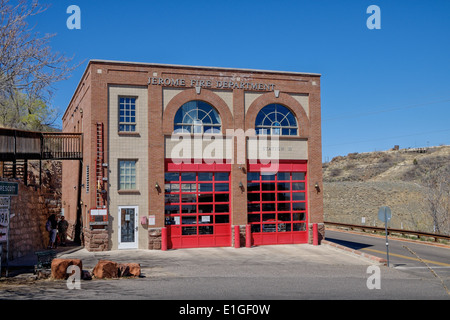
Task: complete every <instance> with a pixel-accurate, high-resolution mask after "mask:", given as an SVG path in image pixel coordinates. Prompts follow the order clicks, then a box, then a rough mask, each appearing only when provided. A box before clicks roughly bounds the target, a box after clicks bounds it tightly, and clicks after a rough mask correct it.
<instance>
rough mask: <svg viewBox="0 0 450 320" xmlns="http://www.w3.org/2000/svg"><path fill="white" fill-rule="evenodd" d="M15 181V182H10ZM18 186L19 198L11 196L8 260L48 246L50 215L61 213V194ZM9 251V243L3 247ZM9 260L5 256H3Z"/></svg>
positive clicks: (50, 189)
mask: <svg viewBox="0 0 450 320" xmlns="http://www.w3.org/2000/svg"><path fill="white" fill-rule="evenodd" d="M9 181H14V180H9ZM15 182H18V183H19V195H18V196H13V197H11V214H13V215H14V217H13V218H11V219H10V238H9V259H10V260H14V259H17V258H20V257H23V256H25V255H29V254H33V253H34V252H35V251H39V250H43V249H45V248H46V247H47V245H48V241H49V236H48V232H47V231H46V230H45V223H46V221H47V218H48V217H49V216H50V215H51V214H53V213H54V214H56V215H57V216H58V215H59V213H60V212H61V199H60V194H59V193H58V192H55V191H54V190H53V189H52V188H47V187H45V186H42V187H41V188H38V187H34V186H28V187H27V186H25V185H24V184H23V182H22V181H15ZM3 249H4V252H6V243H5V244H4V246H3ZM3 257H4V258H6V255H4V256H3Z"/></svg>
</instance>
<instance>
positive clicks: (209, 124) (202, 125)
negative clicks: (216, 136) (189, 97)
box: [174, 100, 221, 133]
mask: <svg viewBox="0 0 450 320" xmlns="http://www.w3.org/2000/svg"><path fill="white" fill-rule="evenodd" d="M220 127H221V121H220V116H219V113H218V112H217V110H216V109H215V108H214V107H213V106H211V105H210V104H209V103H206V102H204V101H200V100H193V101H189V102H186V103H185V104H183V105H182V106H181V107H180V108H179V109H178V111H177V113H176V114H175V119H174V130H175V131H176V132H182V133H220Z"/></svg>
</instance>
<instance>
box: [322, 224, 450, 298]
mask: <svg viewBox="0 0 450 320" xmlns="http://www.w3.org/2000/svg"><path fill="white" fill-rule="evenodd" d="M326 240H328V241H330V242H334V243H337V244H340V245H343V246H346V247H349V248H352V249H357V250H360V251H361V252H366V253H369V254H372V255H374V256H377V257H381V258H386V257H387V256H386V238H385V237H380V236H369V235H363V234H359V233H353V232H343V231H337V230H336V231H335V230H327V231H326ZM388 243H389V246H388V247H389V264H390V267H392V268H395V269H397V270H401V271H404V272H407V273H409V274H412V275H415V276H418V277H426V278H436V275H437V276H438V279H439V278H440V279H442V281H444V284H445V285H446V286H447V288H449V289H450V247H440V246H435V245H433V244H427V243H418V242H411V241H403V240H396V239H394V238H392V237H388ZM430 269H431V270H430Z"/></svg>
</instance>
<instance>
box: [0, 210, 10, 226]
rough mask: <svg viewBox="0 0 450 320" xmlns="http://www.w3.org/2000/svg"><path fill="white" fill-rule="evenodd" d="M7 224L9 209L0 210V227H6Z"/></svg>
mask: <svg viewBox="0 0 450 320" xmlns="http://www.w3.org/2000/svg"><path fill="white" fill-rule="evenodd" d="M8 224H9V208H0V226H1V227H8Z"/></svg>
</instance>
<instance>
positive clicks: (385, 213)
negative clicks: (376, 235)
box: [378, 206, 392, 267]
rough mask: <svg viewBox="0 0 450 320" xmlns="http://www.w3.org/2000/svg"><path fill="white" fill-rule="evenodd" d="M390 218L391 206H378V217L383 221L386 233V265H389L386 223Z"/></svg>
mask: <svg viewBox="0 0 450 320" xmlns="http://www.w3.org/2000/svg"><path fill="white" fill-rule="evenodd" d="M391 218H392V213H391V208H389V207H388V206H383V207H380V209H379V210H378V219H380V220H381V221H383V222H384V230H385V233H386V257H387V266H388V267H389V241H388V231H387V225H388V222H389V221H390V220H391Z"/></svg>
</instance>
